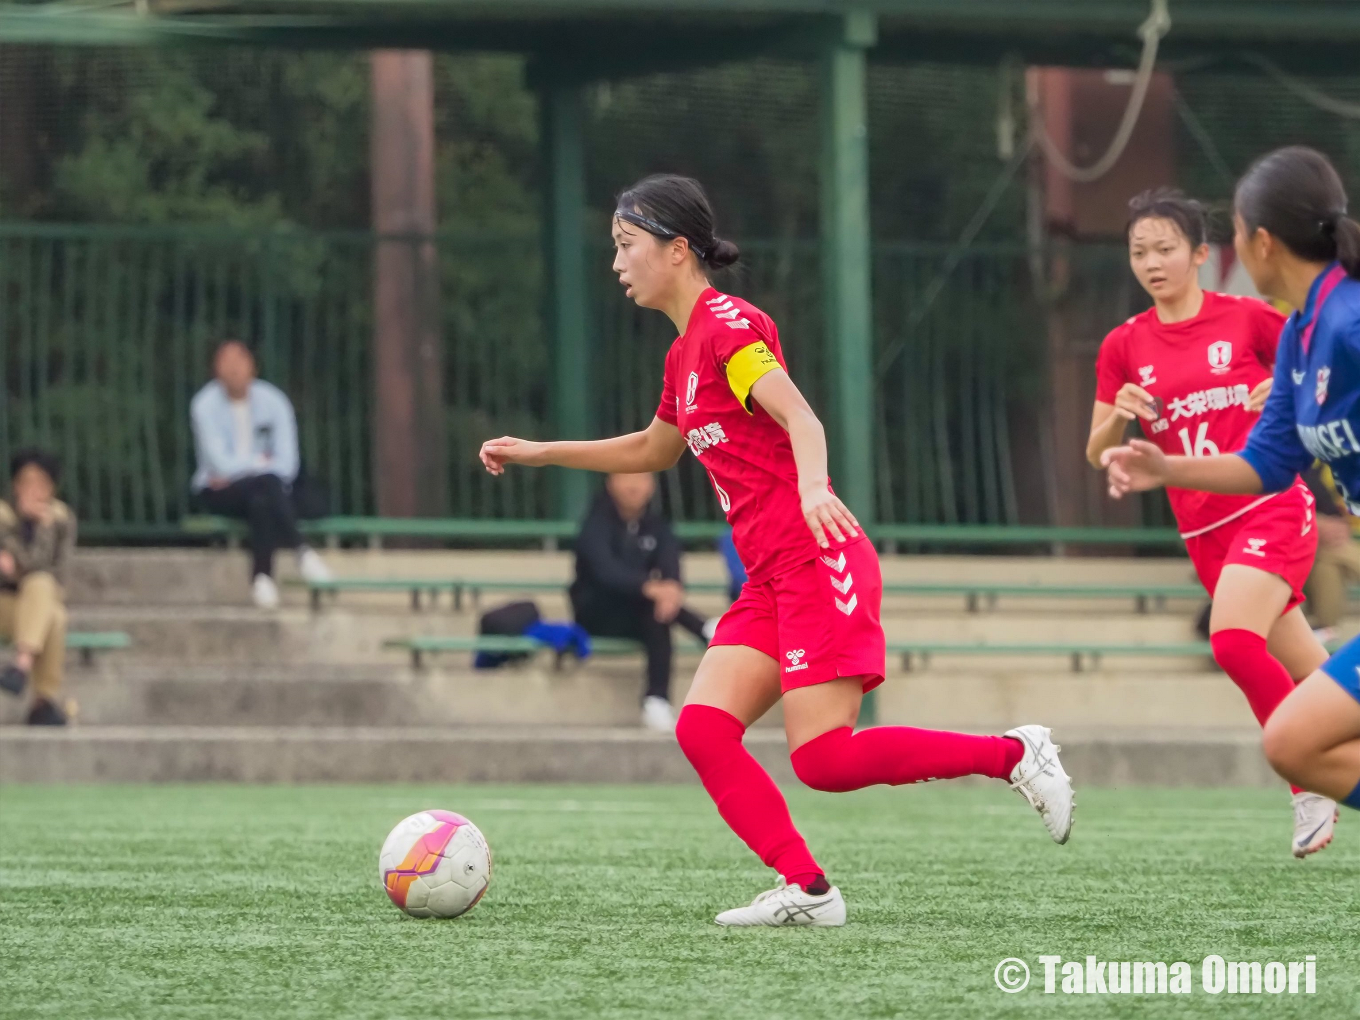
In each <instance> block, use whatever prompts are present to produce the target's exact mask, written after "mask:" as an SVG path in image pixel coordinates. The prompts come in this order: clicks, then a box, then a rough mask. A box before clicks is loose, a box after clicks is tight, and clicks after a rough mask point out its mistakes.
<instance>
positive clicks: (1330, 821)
mask: <svg viewBox="0 0 1360 1020" xmlns="http://www.w3.org/2000/svg"><path fill="white" fill-rule="evenodd" d="M1340 813H1341V812H1339V811H1338V810H1337V808H1336V801H1334V800H1330V799H1328V798H1327V797H1324V796H1322V794H1320V793H1308V792H1307V791H1303V792H1301V793H1296V794H1294V856H1295V857H1298V858H1304V857H1307V856H1308V855H1309V854H1315V853H1317V852H1318V851H1319V850H1321V849H1322V848H1323V847H1325V846H1326V845H1327V844H1328V843H1330V842H1331V841H1332V833H1333V831H1334V830H1335V829H1336V820H1337V817H1338V816H1339V815H1340Z"/></svg>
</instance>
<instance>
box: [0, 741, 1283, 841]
mask: <svg viewBox="0 0 1360 1020" xmlns="http://www.w3.org/2000/svg"><path fill="white" fill-rule="evenodd" d="M1055 737H1056V738H1057V739H1058V740H1059V741H1060V742H1061V744H1062V748H1063V752H1062V753H1063V761H1064V764H1065V766H1066V767H1067V769H1068V771H1069V772H1070V773H1071V775H1072V776H1073V778H1074V781H1075V783H1076V785H1077V787H1078V789H1080V788H1082V787H1090V786H1122V785H1127V786H1132V785H1140V786H1141V785H1151V786H1271V787H1279V788H1280V789H1281V791H1282V795H1283V791H1284V786H1283V784H1282V783H1281V782H1280V780H1279V779H1277V778H1276V777H1275V775H1274V774H1273V773H1272V772H1271V771H1270V768H1269V767H1268V765H1267V764H1266V762H1265V759H1264V758H1263V757H1262V756H1261V752H1260V736H1259V734H1258V733H1257V732H1256V731H1255V730H1227V731H1204V732H1199V731H1194V730H1181V731H1167V730H1165V729H1160V728H1159V729H1154V730H1140V729H1122V730H1112V729H1107V730H1103V731H1078V730H1070V731H1066V732H1064V731H1061V730H1059V731H1058V732H1056V733H1055ZM746 743H747V747H749V748H750V749H751V751H752V753H753V754H754V755H755V756H756V758H757V759H759V760H760V761H761V762H762V763H763V764H764V765H765V766H766V768H768V769H769V770H770V772H771V773H772V774H773V775H774V777H775V778H776V779H777V780H778V781H780V782H781V783H793V782H796V779H795V777H794V776H793V774H792V770H791V768H790V766H789V762H788V753H787V749H786V747H785V744H784V739H783V736H782V734H779V733H777V732H765V733H760V732H755V733H751V734H749V735H748V736H747V740H746ZM197 781H219V782H389V781H391V782H421V783H435V782H439V783H445V782H448V783H452V782H479V781H494V782H577V783H579V782H667V783H676V782H688V783H692V782H695V781H696V780H695V778H694V774H693V771H692V770H691V769H690V767H689V765H688V763H687V762H686V761H685V759H684V756H683V755H682V754H681V752H680V749H679V748H678V747H677V746H676V744H675V741H674V740H673V739H671V738H669V737H665V736H661V735H658V734H653V733H648V732H645V731H643V730H640V729H636V728H629V729H622V728H590V729H587V728H576V729H573V728H525V727H517V728H504V729H499V728H489V727H477V728H469V729H450V728H421V729H411V728H405V729H388V728H380V727H363V728H354V727H344V728H297V727H218V728H214V727H194V726H183V727H180V726H175V727H169V726H166V727H118V726H110V727H94V726H87V727H77V728H71V729H67V730H56V731H50V730H43V729H41V728H37V727H33V728H22V727H0V782H27V783H44V782H197ZM982 782H990V781H988V780H982ZM995 786H996V790H997V797H998V802H999V803H1000V802H1003V801H1002V798H1004V802H1005V803H1011V804H1013V806H1014V807H1015V810H1016V811H1017V812H1019V811H1027V810H1028V808H1025V807H1024V805H1023V804H1020V803H1019V802H1018V800H1016V798H1015V797H1014V796H1013V795H1012V794H1009V793H1008V792H1006V790H1005V788H1004V787H1003V786H1002V785H1001V784H1000V783H996V784H995ZM902 795H903V796H910V795H911V793H910V791H909V790H904V791H902ZM1282 803H1283V801H1282ZM1078 824H1079V825H1080V822H1078Z"/></svg>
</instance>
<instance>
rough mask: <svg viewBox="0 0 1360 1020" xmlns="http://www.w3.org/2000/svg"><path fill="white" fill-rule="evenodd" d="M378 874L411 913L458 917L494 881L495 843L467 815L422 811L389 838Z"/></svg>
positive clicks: (466, 910) (380, 861)
mask: <svg viewBox="0 0 1360 1020" xmlns="http://www.w3.org/2000/svg"><path fill="white" fill-rule="evenodd" d="M378 878H379V880H380V881H381V882H382V884H383V889H385V890H386V891H387V895H388V896H389V897H390V898H391V900H392V902H393V903H395V904H396V905H397V906H398V907H400V908H401V909H402V910H404V911H405V912H406V913H408V914H410V915H411V916H412V917H457V916H459V915H460V914H466V913H467V912H468V911H469V910H471V909H472V908H473V907H475V906H476V905H477V902H478V901H479V900H480V899H481V898H482V895H483V894H484V893H485V892H486V889H487V886H489V885H490V884H491V848H490V847H489V846H487V843H486V837H485V836H483V835H482V832H481V830H480V829H478V828H477V826H475V825H473V824H472V823H471V822H470V821H468V820H467V819H466V818H464V817H463V816H462V815H458V814H454V813H453V812H452V811H421V812H420V813H419V814H414V815H412V816H411V817H410V818H407V819H404V820H403V821H402V822H401V823H400V824H399V825H398V826H397V827H396V828H395V829H393V830H392V832H391V834H390V835H389V836H388V837H387V839H386V841H384V843H383V846H382V852H381V853H379V854H378Z"/></svg>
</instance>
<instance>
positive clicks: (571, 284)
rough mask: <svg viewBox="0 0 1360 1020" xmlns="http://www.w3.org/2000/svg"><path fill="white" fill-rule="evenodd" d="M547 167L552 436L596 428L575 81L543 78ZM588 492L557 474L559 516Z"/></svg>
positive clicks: (577, 510)
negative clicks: (587, 308) (551, 350)
mask: <svg viewBox="0 0 1360 1020" xmlns="http://www.w3.org/2000/svg"><path fill="white" fill-rule="evenodd" d="M540 96H541V102H542V116H543V150H544V156H545V163H546V165H547V167H548V195H547V215H546V216H545V217H544V223H545V226H546V238H545V241H546V244H545V259H544V264H545V267H546V269H547V278H548V294H549V297H548V317H549V333H550V335H551V337H552V343H553V409H554V417H555V422H554V426H555V429H556V433H557V438H561V439H589V438H592V437H593V436H594V430H593V425H594V423H593V420H592V418H593V416H592V414H591V398H590V379H591V352H590V346H591V345H590V337H589V333H588V323H587V311H586V271H585V262H584V260H585V206H586V173H585V142H584V137H583V135H584V131H583V123H582V122H583V117H584V112H583V107H584V103H583V100H582V92H581V87H580V86H579V85H577V84H576V83H574V82H563V81H548V82H545V83H544V86H543V88H542V90H541V92H540ZM589 495H590V478H589V476H588V475H587V474H586V473H585V472H583V471H561V472H559V474H558V486H557V512H558V516H559V517H562V518H567V519H571V520H576V519H579V518H580V517H581V516H582V515H583V514H584V513H585V509H586V504H587V501H588V500H589Z"/></svg>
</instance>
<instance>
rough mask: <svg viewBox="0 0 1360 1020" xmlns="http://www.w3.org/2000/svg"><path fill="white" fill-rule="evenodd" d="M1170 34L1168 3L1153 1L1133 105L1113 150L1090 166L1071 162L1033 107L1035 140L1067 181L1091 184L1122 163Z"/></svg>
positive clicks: (1143, 32)
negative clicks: (1160, 49)
mask: <svg viewBox="0 0 1360 1020" xmlns="http://www.w3.org/2000/svg"><path fill="white" fill-rule="evenodd" d="M1170 30H1171V14H1170V12H1169V11H1168V10H1167V0H1152V11H1151V12H1150V13H1149V14H1148V17H1147V20H1146V21H1144V22H1143V23H1142V24H1141V25H1140V26H1138V35H1139V36H1141V37H1142V40H1143V56H1142V59H1140V60H1139V61H1138V73H1137V75H1136V76H1135V77H1134V80H1133V92H1132V94H1131V95H1130V96H1129V104H1128V106H1126V107H1125V108H1124V117H1123V119H1122V120H1121V121H1120V122H1119V130H1118V131H1116V132H1115V135H1114V140H1113V141H1111V142H1110V147H1109V149H1107V150H1106V152H1105V155H1103V156H1101V157H1100V159H1098V160H1096V161H1095V162H1094V163H1092V164H1091V165H1090V166H1086V167H1081V166H1077V165H1076V164H1075V163H1073V162H1072V161H1071V160H1069V159H1068V158H1067V154H1066V153H1064V152H1063V151H1062V149H1061V148H1060V147H1059V146H1058V144H1057V143H1056V142H1054V141H1053V139H1052V138H1051V137H1050V136H1049V134H1048V130H1047V128H1045V126H1044V120H1043V114H1042V113H1041V112H1040V110H1039V106H1038V103H1037V102H1035V103H1034V104H1033V105H1032V106H1031V108H1030V117H1031V124H1032V128H1031V131H1032V133H1033V136H1034V139H1035V141H1037V142H1038V143H1039V145H1040V146H1041V147H1042V148H1043V150H1044V156H1045V157H1046V158H1047V159H1048V161H1049V162H1050V163H1052V164H1053V165H1054V166H1055V167H1057V168H1058V172H1059V173H1061V174H1062V175H1063V176H1064V177H1066V178H1068V179H1069V180H1072V181H1076V182H1077V183H1079V184H1089V183H1091V182H1092V181H1096V180H1099V179H1100V178H1102V177H1104V176H1105V175H1106V174H1107V173H1109V172H1110V170H1111V169H1112V168H1113V167H1114V165H1115V164H1116V163H1117V162H1119V157H1120V156H1122V155H1124V149H1125V147H1127V146H1128V144H1129V139H1130V138H1132V137H1133V129H1134V127H1135V126H1136V125H1137V123H1138V118H1139V116H1140V115H1141V114H1142V112H1143V101H1144V100H1145V99H1146V98H1147V91H1148V86H1150V85H1151V84H1152V72H1153V71H1154V69H1155V68H1156V66H1157V47H1158V46H1159V45H1160V44H1161V41H1162V36H1164V35H1166V33H1167V32H1169V31H1170Z"/></svg>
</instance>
